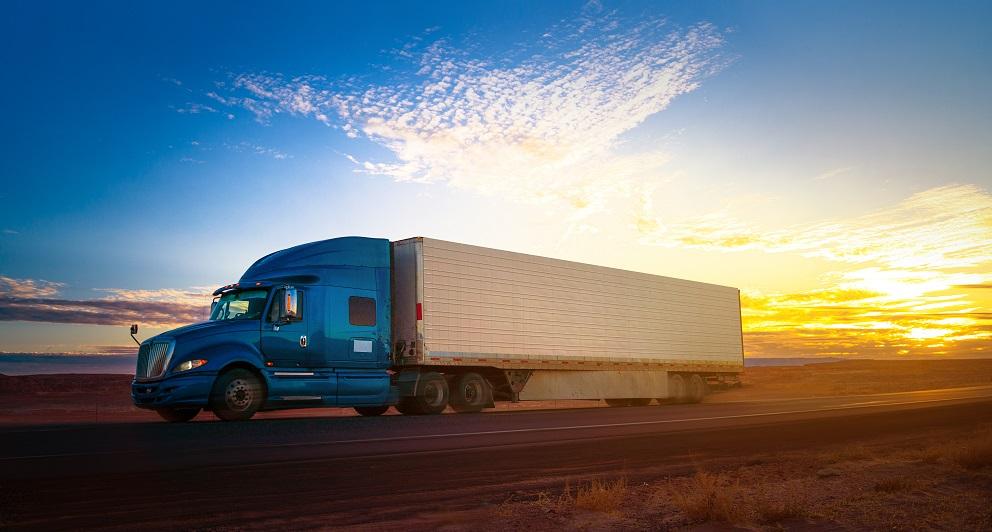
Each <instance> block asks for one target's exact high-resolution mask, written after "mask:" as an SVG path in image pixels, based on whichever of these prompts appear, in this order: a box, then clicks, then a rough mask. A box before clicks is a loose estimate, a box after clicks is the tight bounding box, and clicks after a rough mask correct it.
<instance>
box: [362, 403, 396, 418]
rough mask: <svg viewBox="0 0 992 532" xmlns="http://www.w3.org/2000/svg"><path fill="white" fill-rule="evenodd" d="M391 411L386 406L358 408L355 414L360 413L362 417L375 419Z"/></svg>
mask: <svg viewBox="0 0 992 532" xmlns="http://www.w3.org/2000/svg"><path fill="white" fill-rule="evenodd" d="M386 410H389V405H385V406H356V407H355V412H358V415H360V416H366V417H375V416H381V415H383V414H385V413H386Z"/></svg>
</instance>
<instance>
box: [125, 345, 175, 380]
mask: <svg viewBox="0 0 992 532" xmlns="http://www.w3.org/2000/svg"><path fill="white" fill-rule="evenodd" d="M171 355H172V343H171V342H155V343H152V344H141V347H139V348H138V367H137V368H136V369H135V372H134V376H135V378H137V379H154V378H155V377H160V376H162V374H163V373H165V368H166V367H167V366H168V364H169V358H171Z"/></svg>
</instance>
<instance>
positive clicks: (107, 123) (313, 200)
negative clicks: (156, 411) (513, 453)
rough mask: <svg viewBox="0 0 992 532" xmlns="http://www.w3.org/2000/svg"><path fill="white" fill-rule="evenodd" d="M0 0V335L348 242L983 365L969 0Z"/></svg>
mask: <svg viewBox="0 0 992 532" xmlns="http://www.w3.org/2000/svg"><path fill="white" fill-rule="evenodd" d="M0 9H2V10H3V12H4V13H3V16H0V64H2V65H3V69H4V73H3V80H4V82H3V83H2V84H0V101H2V102H3V115H4V120H3V126H2V127H0V135H2V138H0V141H2V146H3V149H4V156H3V157H2V158H0V179H2V187H0V206H2V208H0V352H8V353H11V352H29V353H34V352H38V353H96V354H100V353H118V352H132V351H133V349H134V347H133V344H132V343H131V340H130V338H129V337H128V335H127V326H128V325H129V324H130V323H132V322H137V323H139V324H141V327H142V334H141V336H147V335H150V334H155V333H157V332H161V331H164V330H167V329H170V328H173V327H175V326H177V325H180V324H185V323H190V322H194V321H199V320H202V319H204V318H205V317H206V314H207V310H208V307H209V301H210V298H209V293H210V292H211V291H212V290H213V289H214V288H216V287H217V286H220V285H223V284H227V283H229V282H233V281H235V280H237V279H238V278H239V277H240V275H241V273H242V272H243V271H244V270H245V269H246V268H247V267H248V265H250V264H251V263H252V262H253V261H254V260H255V259H256V258H258V257H260V256H262V255H264V254H267V253H269V252H271V251H274V250H277V249H282V248H286V247H289V246H292V245H295V244H299V243H303V242H309V241H314V240H320V239H325V238H333V237H337V236H346V235H360V236H373V237H383V238H389V239H393V240H396V239H402V238H407V237H411V236H428V237H433V238H439V239H444V240H451V241H456V242H463V243H468V244H476V245H482V246H487V247H493V248H498V249H506V250H511V251H518V252H524V253H531V254H536V255H542V256H549V257H555V258H561V259H567V260H574V261H580V262H586V263H592V264H599V265H604V266H610V267H616V268H623V269H628V270H635V271H641V272H647V273H653V274H659V275H666V276H671V277H679V278H686V279H693V280H698V281H704V282H710V283H717V284H722V285H729V286H735V287H739V288H740V289H741V291H742V303H743V310H742V314H743V326H744V342H745V352H746V355H747V356H749V357H806V356H833V357H861V358H865V357H870V358H898V357H913V358H918V357H960V356H989V355H992V172H990V170H989V168H990V166H992V165H990V163H992V150H990V149H989V147H990V146H992V103H990V99H989V97H988V95H989V94H992V32H989V31H988V27H989V24H990V22H992V4H989V3H987V2H973V3H972V2H931V3H919V2H871V3H863V2H829V3H828V2H806V1H800V2H746V1H743V2H608V1H605V0H604V1H602V2H597V1H588V2H492V3H482V2H424V3H414V2H397V3H386V2H383V3H373V2H334V3H329V2H323V3H316V2H315V3H301V4H294V5H293V6H291V7H282V6H276V5H270V4H263V3H255V2H239V3H221V2H218V3H209V4H203V3H192V2H190V3H185V2H172V3H167V4H153V3H124V2H120V3H109V2H95V3H86V4H70V3H65V4H63V3H48V2H13V3H6V4H4V6H3V7H2V8H0Z"/></svg>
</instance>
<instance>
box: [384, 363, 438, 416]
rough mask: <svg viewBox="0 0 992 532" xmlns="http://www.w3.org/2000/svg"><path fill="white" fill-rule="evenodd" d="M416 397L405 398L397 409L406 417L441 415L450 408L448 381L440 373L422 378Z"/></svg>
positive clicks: (425, 375)
mask: <svg viewBox="0 0 992 532" xmlns="http://www.w3.org/2000/svg"><path fill="white" fill-rule="evenodd" d="M415 394H416V395H414V396H413V397H404V398H402V399H401V400H400V402H399V404H397V405H396V409H397V410H399V411H400V412H401V413H403V414H406V415H415V416H417V415H424V414H440V413H441V412H444V409H445V408H447V407H448V398H449V397H450V392H449V390H448V381H446V380H444V376H442V375H441V374H440V373H436V372H433V371H432V372H430V373H424V374H423V375H421V376H420V382H418V383H417V390H416V392H415Z"/></svg>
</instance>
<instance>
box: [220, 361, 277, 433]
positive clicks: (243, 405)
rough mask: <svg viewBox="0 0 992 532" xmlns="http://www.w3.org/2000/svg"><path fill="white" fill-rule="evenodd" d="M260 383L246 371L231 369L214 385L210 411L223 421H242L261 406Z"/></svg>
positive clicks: (262, 398) (261, 388) (256, 377)
mask: <svg viewBox="0 0 992 532" xmlns="http://www.w3.org/2000/svg"><path fill="white" fill-rule="evenodd" d="M263 400H264V397H263V387H262V381H261V379H259V378H258V376H257V375H255V374H254V373H252V372H250V371H248V370H246V369H241V368H237V369H232V370H230V371H227V372H225V373H224V374H222V375H221V376H220V377H219V378H218V379H217V381H216V382H215V383H214V389H213V392H212V393H211V394H210V409H211V410H213V411H214V415H215V416H217V417H219V418H220V419H222V420H224V421H244V420H246V419H251V416H253V415H255V412H258V409H259V408H260V407H261V406H262V402H263Z"/></svg>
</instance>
